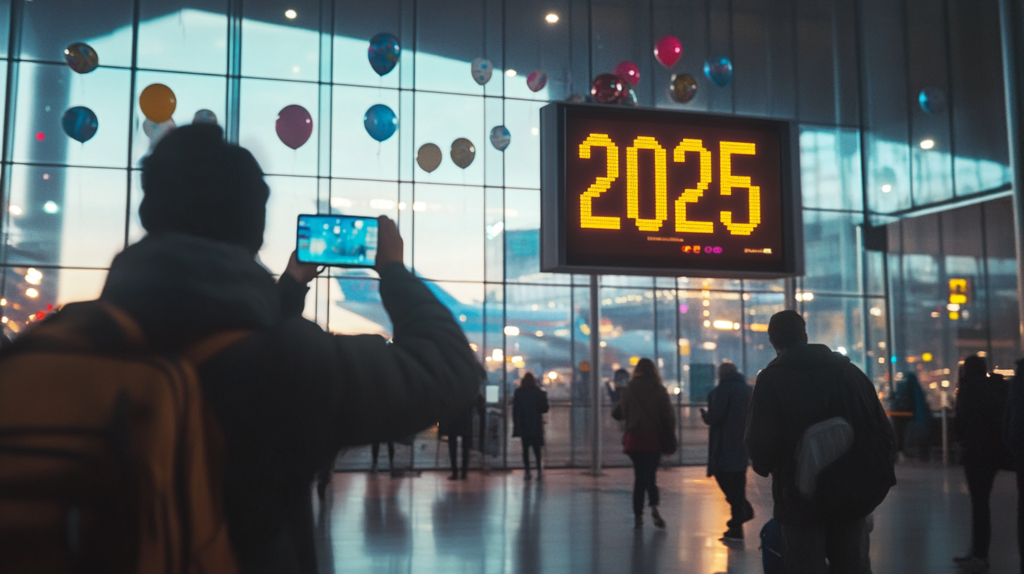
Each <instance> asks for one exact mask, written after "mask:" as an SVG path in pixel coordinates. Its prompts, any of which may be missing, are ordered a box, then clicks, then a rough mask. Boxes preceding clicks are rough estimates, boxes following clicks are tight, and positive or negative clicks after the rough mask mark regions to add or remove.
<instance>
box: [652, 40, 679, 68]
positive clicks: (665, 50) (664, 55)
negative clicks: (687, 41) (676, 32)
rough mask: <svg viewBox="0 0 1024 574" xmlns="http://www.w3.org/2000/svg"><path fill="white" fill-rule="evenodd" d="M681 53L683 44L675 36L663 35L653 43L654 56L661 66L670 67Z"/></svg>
mask: <svg viewBox="0 0 1024 574" xmlns="http://www.w3.org/2000/svg"><path fill="white" fill-rule="evenodd" d="M682 55H683V44H682V42H680V41H679V38H676V37H675V36H664V37H663V38H662V39H660V40H658V41H657V42H656V43H655V44H654V57H655V58H657V59H658V61H659V62H661V65H662V66H665V67H666V68H671V67H672V66H674V65H676V62H678V61H679V57H680V56H682Z"/></svg>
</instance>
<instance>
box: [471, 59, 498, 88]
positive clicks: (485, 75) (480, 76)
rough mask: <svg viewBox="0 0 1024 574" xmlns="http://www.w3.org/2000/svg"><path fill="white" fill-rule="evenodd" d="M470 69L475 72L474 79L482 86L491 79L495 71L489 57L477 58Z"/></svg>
mask: <svg viewBox="0 0 1024 574" xmlns="http://www.w3.org/2000/svg"><path fill="white" fill-rule="evenodd" d="M470 70H471V71H472V72H473V81H475V82H476V83H478V84H480V85H481V86H482V85H484V84H486V83H487V82H490V81H491V73H492V72H494V66H493V65H492V64H491V61H490V60H488V59H487V58H477V59H475V60H473V63H472V64H471V65H470Z"/></svg>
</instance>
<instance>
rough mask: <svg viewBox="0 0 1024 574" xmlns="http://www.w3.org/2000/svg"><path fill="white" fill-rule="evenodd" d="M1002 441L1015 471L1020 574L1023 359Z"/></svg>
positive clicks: (1023, 550) (1023, 555)
mask: <svg viewBox="0 0 1024 574" xmlns="http://www.w3.org/2000/svg"><path fill="white" fill-rule="evenodd" d="M1003 442H1004V443H1005V444H1006V448H1007V450H1008V451H1009V453H1010V459H1011V462H1012V463H1013V468H1014V470H1016V471H1017V547H1018V550H1019V551H1020V569H1021V574H1024V359H1020V360H1018V361H1017V369H1016V371H1015V372H1014V376H1013V381H1011V382H1010V384H1009V396H1008V398H1007V401H1006V414H1005V415H1004V417H1003Z"/></svg>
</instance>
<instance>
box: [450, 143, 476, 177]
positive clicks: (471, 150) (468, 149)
mask: <svg viewBox="0 0 1024 574" xmlns="http://www.w3.org/2000/svg"><path fill="white" fill-rule="evenodd" d="M475 157H476V146H474V145H473V142H471V141H469V140H468V139H466V138H459V139H457V140H455V141H453V142H452V161H454V162H455V165H457V166H459V167H461V168H462V169H466V168H467V167H469V164H471V163H473V158H475Z"/></svg>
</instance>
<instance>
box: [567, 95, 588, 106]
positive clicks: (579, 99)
mask: <svg viewBox="0 0 1024 574" xmlns="http://www.w3.org/2000/svg"><path fill="white" fill-rule="evenodd" d="M565 101H567V102H569V103H570V104H582V103H583V102H585V101H587V99H586V98H584V97H583V96H582V95H580V94H569V97H567V98H565Z"/></svg>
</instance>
